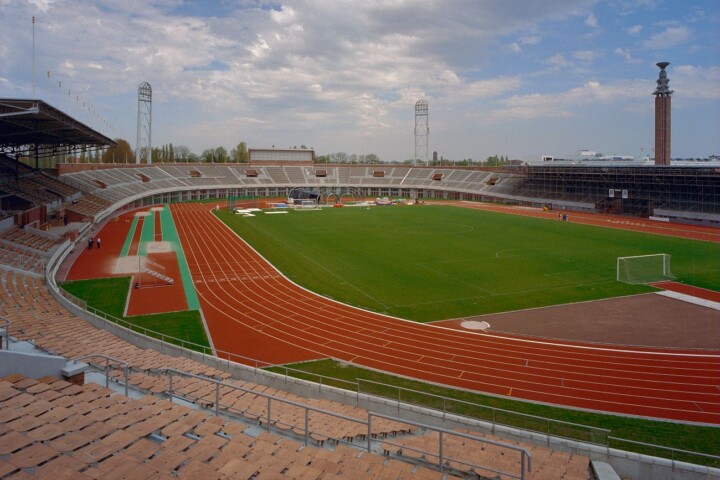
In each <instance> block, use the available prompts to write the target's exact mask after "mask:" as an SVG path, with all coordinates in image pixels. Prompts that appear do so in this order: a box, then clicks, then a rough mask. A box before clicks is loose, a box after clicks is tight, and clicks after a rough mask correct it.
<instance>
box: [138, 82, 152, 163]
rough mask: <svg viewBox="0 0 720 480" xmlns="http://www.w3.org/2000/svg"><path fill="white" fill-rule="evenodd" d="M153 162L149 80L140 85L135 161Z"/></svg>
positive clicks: (150, 88)
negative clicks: (143, 159)
mask: <svg viewBox="0 0 720 480" xmlns="http://www.w3.org/2000/svg"><path fill="white" fill-rule="evenodd" d="M143 156H145V159H146V161H145V163H147V164H148V165H149V164H151V163H152V87H150V84H149V83H147V82H143V83H141V84H140V85H139V86H138V118H137V143H136V144H135V163H143V162H142V157H143Z"/></svg>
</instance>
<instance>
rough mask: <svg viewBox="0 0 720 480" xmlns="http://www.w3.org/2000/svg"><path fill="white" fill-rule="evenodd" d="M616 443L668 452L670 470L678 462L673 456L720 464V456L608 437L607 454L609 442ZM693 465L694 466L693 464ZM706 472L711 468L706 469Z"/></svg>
mask: <svg viewBox="0 0 720 480" xmlns="http://www.w3.org/2000/svg"><path fill="white" fill-rule="evenodd" d="M612 440H614V441H617V442H622V443H632V444H633V445H639V446H641V447H648V448H653V449H654V448H659V449H661V450H668V451H669V452H670V461H671V462H672V468H673V469H674V468H675V462H677V461H678V460H676V459H675V454H678V453H680V454H685V455H693V456H698V457H703V458H709V459H711V460H715V461H716V462H717V463H720V455H712V454H710V453H700V452H692V451H690V450H682V449H680V448H673V447H663V446H662V445H654V444H652V443H645V442H638V441H637V440H627V439H625V438H618V437H608V447H607V448H608V452H609V451H610V443H609V441H612ZM693 465H695V464H693ZM706 468H707V469H708V470H709V469H710V468H711V467H706Z"/></svg>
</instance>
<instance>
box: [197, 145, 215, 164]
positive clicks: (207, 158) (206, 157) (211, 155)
mask: <svg viewBox="0 0 720 480" xmlns="http://www.w3.org/2000/svg"><path fill="white" fill-rule="evenodd" d="M200 159H201V160H202V161H203V162H205V163H212V162H213V161H215V150H213V149H212V148H206V149H205V150H203V152H202V153H201V154H200Z"/></svg>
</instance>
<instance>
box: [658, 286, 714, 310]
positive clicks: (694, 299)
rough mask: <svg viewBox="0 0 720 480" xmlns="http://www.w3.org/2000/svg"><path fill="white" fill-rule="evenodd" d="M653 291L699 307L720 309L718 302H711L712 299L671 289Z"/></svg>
mask: <svg viewBox="0 0 720 480" xmlns="http://www.w3.org/2000/svg"><path fill="white" fill-rule="evenodd" d="M654 293H655V295H662V296H663V297H668V298H673V299H675V300H680V301H682V302H687V303H692V304H693V305H700V306H701V307H706V308H711V309H713V310H720V302H713V301H712V300H705V299H703V298H698V297H693V296H692V295H686V294H684V293H679V292H674V291H672V290H663V291H661V292H654Z"/></svg>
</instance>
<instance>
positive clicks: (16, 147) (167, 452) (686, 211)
mask: <svg viewBox="0 0 720 480" xmlns="http://www.w3.org/2000/svg"><path fill="white" fill-rule="evenodd" d="M3 102H4V101H0V103H3ZM6 103H7V102H6ZM36 103H37V104H39V106H38V108H37V109H35V107H34V105H35V104H36ZM13 108H15V110H14V111H16V112H20V113H22V111H23V110H25V111H26V112H25V113H23V114H27V115H30V116H35V117H33V120H34V121H35V122H36V123H38V122H39V121H40V120H42V121H46V122H49V123H50V124H51V125H52V126H55V127H58V126H61V125H62V126H63V128H70V131H71V134H68V135H67V136H66V137H65V139H64V140H62V141H61V140H59V139H58V138H53V137H52V136H51V135H52V134H51V133H50V131H51V129H50V128H48V129H47V130H45V131H44V132H43V131H42V130H39V131H38V132H36V133H37V134H36V135H35V136H33V135H28V134H26V133H23V132H21V131H19V130H17V126H16V125H15V124H13V125H11V126H9V125H10V124H9V123H8V122H6V121H4V122H2V123H0V128H3V129H6V130H4V131H3V133H4V136H3V138H12V139H13V140H12V141H7V142H6V143H5V144H3V145H2V146H0V147H1V149H2V152H3V153H2V154H0V190H2V192H3V194H2V204H0V209H2V211H3V212H4V218H0V230H2V234H1V235H0V273H1V274H2V275H1V278H0V283H1V288H0V309H1V310H0V316H2V317H3V319H8V320H9V322H7V323H5V325H4V329H5V331H4V335H5V339H6V340H7V339H8V338H11V339H12V340H13V341H12V343H11V344H10V349H9V351H7V350H6V351H4V352H3V353H2V354H3V355H4V358H10V357H9V356H8V354H16V355H19V357H18V358H21V357H22V355H24V354H28V353H27V352H30V353H29V355H31V356H32V357H33V358H48V364H49V363H50V362H51V360H50V359H51V358H56V359H57V358H60V359H61V360H62V361H65V360H71V359H78V358H80V357H86V356H87V355H97V356H95V357H91V358H85V359H83V362H87V363H88V364H89V367H90V370H89V371H88V372H87V373H86V375H87V379H88V380H94V381H98V382H101V383H102V382H105V381H107V382H108V383H107V385H108V386H113V387H114V388H108V387H101V386H99V385H97V384H95V383H90V382H88V383H85V384H84V385H73V384H71V383H69V382H68V381H67V379H61V377H62V375H60V374H59V373H58V372H54V371H48V372H44V373H43V374H38V373H37V371H34V372H23V371H22V370H23V368H22V367H17V369H16V370H15V371H14V372H7V371H6V372H5V373H3V375H2V376H3V377H4V378H2V379H0V401H1V402H2V403H1V404H0V478H6V477H8V478H15V477H17V478H28V477H29V478H48V477H50V476H52V477H57V478H111V475H115V476H117V477H118V478H120V477H122V476H126V477H127V478H132V477H137V476H141V475H144V476H145V477H149V476H151V475H154V476H155V477H154V478H171V477H180V478H200V477H202V478H247V479H262V478H358V479H364V478H403V479H407V478H410V479H414V478H416V479H423V478H438V479H440V478H446V479H453V478H496V477H499V478H537V479H543V478H546V479H557V478H567V479H572V478H578V479H586V478H588V476H589V475H590V470H589V469H590V463H591V462H590V459H591V458H593V459H595V460H597V459H602V460H613V461H615V462H617V463H616V465H620V466H621V467H623V466H624V468H625V469H626V471H634V470H641V469H655V470H653V471H654V472H658V474H657V478H660V477H661V476H662V475H672V474H673V473H675V472H679V471H682V472H683V475H685V476H686V478H712V476H713V475H716V474H717V473H718V472H717V471H716V470H713V469H710V468H700V467H696V466H692V465H688V464H682V463H681V462H669V461H668V462H664V461H662V460H659V459H655V458H644V457H642V456H641V455H638V456H635V457H633V459H629V458H627V457H629V455H627V454H626V453H625V452H612V453H611V452H610V449H609V448H607V447H597V446H594V445H588V444H582V443H578V442H574V441H569V440H566V439H558V438H557V437H551V436H550V435H540V434H528V433H527V432H521V431H517V430H512V429H502V428H496V427H495V425H492V427H489V426H488V424H487V423H484V422H478V421H475V420H472V419H464V418H455V417H452V416H448V415H447V414H445V413H442V414H439V413H438V412H437V411H431V410H424V409H420V408H418V407H413V406H406V405H401V404H400V402H387V401H386V400H384V399H380V398H372V397H370V396H362V397H361V396H360V395H359V394H358V395H348V394H347V393H342V392H340V391H338V390H337V389H333V388H331V387H327V386H322V385H320V386H318V385H316V384H311V383H309V382H303V381H300V380H288V379H287V378H284V376H282V375H276V374H272V373H269V372H264V371H261V370H258V369H257V368H249V367H244V366H242V365H239V364H233V363H232V362H229V361H220V360H218V359H216V358H213V357H210V356H207V355H199V354H196V353H194V352H191V351H189V350H185V349H182V348H179V347H175V346H172V345H169V344H166V343H164V342H160V341H156V340H154V339H151V338H149V337H146V336H143V335H140V334H138V333H136V332H132V331H129V330H128V329H125V328H122V327H118V326H117V325H113V324H111V323H108V322H106V321H104V320H102V319H101V318H100V317H98V316H96V315H93V314H90V313H89V312H87V311H85V310H84V309H82V308H78V307H76V306H74V305H71V304H70V303H69V302H67V301H66V300H65V299H64V298H63V297H62V296H61V294H60V292H59V290H58V288H57V285H56V284H55V278H54V276H55V274H56V272H57V270H58V268H60V265H61V263H62V261H63V260H64V259H66V257H68V255H70V253H71V250H72V249H73V247H74V246H75V245H77V244H78V243H77V242H83V241H84V239H85V237H86V236H87V235H89V232H90V230H91V229H92V228H93V227H95V226H96V225H98V224H100V223H101V222H103V221H106V220H107V219H109V218H112V217H113V215H115V214H116V213H117V212H120V211H123V210H125V209H133V208H137V207H142V206H148V205H156V204H160V203H173V202H183V201H188V200H199V199H202V200H205V199H211V198H217V199H220V198H229V197H275V198H278V197H279V198H283V197H287V196H288V195H289V194H290V192H292V191H293V189H302V190H303V191H305V192H322V191H326V192H327V191H330V190H331V191H333V192H335V193H336V194H337V195H338V196H339V197H341V196H343V195H349V196H351V197H357V196H365V197H369V198H376V197H399V198H413V199H449V200H469V201H492V202H498V203H512V204H521V205H530V206H544V205H548V204H550V205H553V206H557V207H562V208H564V209H567V210H586V211H606V212H613V213H616V214H626V215H644V216H647V215H655V216H663V217H664V218H666V219H667V220H671V221H682V222H695V223H706V224H712V223H713V222H716V221H717V216H718V211H717V210H716V209H717V205H718V204H719V203H720V200H719V199H718V198H717V195H718V191H719V188H718V178H719V176H718V173H717V172H712V171H708V170H707V169H684V170H682V171H681V170H676V171H675V172H673V171H671V170H670V168H671V167H667V168H665V169H653V171H651V170H646V172H647V173H648V175H646V176H641V177H638V178H637V179H636V181H635V182H634V183H633V177H634V176H635V174H634V173H633V172H632V171H630V170H619V171H618V172H614V173H613V172H610V171H603V172H599V174H602V175H599V176H594V175H590V173H592V172H591V170H583V171H577V172H572V171H570V170H567V169H564V170H560V171H557V172H555V173H552V169H556V170H558V169H560V168H562V167H552V168H550V169H547V170H544V171H536V170H535V169H534V168H531V167H518V168H506V169H499V170H492V169H471V168H457V169H456V168H437V167H409V166H388V165H381V166H365V165H363V166H334V165H331V166H328V165H322V166H316V165H313V164H312V162H310V163H307V164H306V163H305V162H304V160H305V157H304V156H303V157H302V158H301V159H300V160H302V161H299V162H298V164H295V163H293V164H282V162H275V161H273V159H270V160H269V161H268V164H264V163H263V162H262V161H258V163H257V164H253V165H252V166H251V167H249V166H248V165H197V164H172V165H162V164H159V165H153V166H143V165H137V166H129V165H120V166H113V165H103V166H102V168H99V167H100V166H98V165H93V164H72V165H71V164H66V165H63V164H59V165H58V166H57V167H56V172H57V173H58V174H59V175H58V176H57V178H56V177H54V176H51V175H49V174H48V173H47V172H45V171H42V170H41V169H39V168H37V167H38V162H39V159H41V158H42V157H43V155H44V156H46V157H57V156H58V152H59V151H62V153H63V154H67V153H68V152H77V151H81V150H83V149H84V148H88V147H98V146H101V145H110V144H112V141H111V140H109V139H106V138H104V137H103V136H102V135H100V134H97V133H96V132H93V131H91V130H89V129H87V127H84V126H82V125H79V124H77V122H74V121H73V120H72V119H68V118H65V117H63V116H62V115H60V113H61V112H57V111H55V110H54V109H52V107H49V106H47V105H43V104H42V102H30V103H25V104H18V105H15V106H13ZM43 115H44V116H43ZM53 122H55V123H53ZM39 123H42V122H39ZM68 125H69V127H68ZM25 128H28V127H27V126H25ZM67 138H71V139H72V140H71V141H68V140H67ZM303 155H306V154H305V153H303ZM21 160H22V161H21ZM33 161H34V162H35V167H31V166H29V165H28V164H32V163H33ZM300 163H302V164H300ZM672 173H677V175H671V174H672ZM544 175H546V176H545V177H544ZM623 182H626V183H623ZM658 182H659V183H658ZM663 182H668V183H669V184H670V185H671V187H670V188H666V187H663V188H661V187H660V186H659V185H661V184H662V183H663ZM575 183H577V184H578V185H575V186H574V187H573V188H570V187H569V185H574V184H575ZM608 185H611V187H608ZM609 188H613V189H617V190H618V191H619V192H620V193H619V195H620V196H619V200H621V201H620V202H617V201H615V200H612V201H609V200H608V198H615V197H614V196H613V197H608V192H609ZM323 189H325V190H323ZM624 190H628V192H629V193H628V196H627V198H625V197H624V195H623V193H622V192H623V191H624ZM603 195H604V196H603ZM624 200H627V202H625V201H624ZM65 222H69V223H70V225H69V227H70V229H69V230H68V229H63V228H62V227H65V226H66V225H64V223H65ZM54 228H57V229H58V230H56V231H61V232H63V233H62V234H55V233H50V230H51V229H54ZM79 245H81V246H82V243H79ZM0 320H2V319H0ZM1 326H2V325H1V324H0V327H1ZM108 356H110V357H112V358H113V359H116V360H122V361H123V362H127V363H126V365H127V366H128V369H129V370H128V376H127V377H125V376H124V373H125V372H124V371H123V368H122V365H123V364H122V363H118V362H117V361H116V360H114V361H113V362H112V366H107V365H109V364H108V359H107V357H108ZM28 358H29V357H28ZM0 363H2V365H3V366H4V367H7V366H13V367H16V366H17V365H20V364H22V363H23V362H22V361H13V362H0ZM28 363H29V362H28ZM71 365H76V364H75V363H72V364H71ZM171 366H172V367H173V369H174V370H172V369H170V367H171ZM93 368H95V369H100V370H102V371H103V372H104V373H105V374H106V375H107V379H106V378H105V377H98V376H96V375H95V374H91V373H90V371H91V370H92V369H93ZM50 370H52V369H50ZM8 373H12V374H9V375H8ZM30 377H32V378H30ZM126 386H127V387H128V388H129V391H125V390H124V388H125V387H126ZM118 390H120V392H128V393H122V394H121V393H118ZM530 459H532V460H530ZM619 459H622V460H619ZM623 462H625V463H623ZM531 465H532V467H531ZM628 465H631V466H628ZM643 471H649V470H643ZM668 472H671V473H668Z"/></svg>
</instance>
